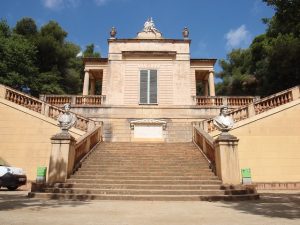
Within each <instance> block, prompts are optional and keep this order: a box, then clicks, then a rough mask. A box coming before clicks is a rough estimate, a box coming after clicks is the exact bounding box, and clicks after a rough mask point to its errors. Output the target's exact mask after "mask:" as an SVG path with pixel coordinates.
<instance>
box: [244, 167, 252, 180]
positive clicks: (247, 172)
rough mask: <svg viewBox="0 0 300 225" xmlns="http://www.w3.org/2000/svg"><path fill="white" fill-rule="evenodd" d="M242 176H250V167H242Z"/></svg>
mask: <svg viewBox="0 0 300 225" xmlns="http://www.w3.org/2000/svg"><path fill="white" fill-rule="evenodd" d="M242 178H251V170H250V168H245V169H242Z"/></svg>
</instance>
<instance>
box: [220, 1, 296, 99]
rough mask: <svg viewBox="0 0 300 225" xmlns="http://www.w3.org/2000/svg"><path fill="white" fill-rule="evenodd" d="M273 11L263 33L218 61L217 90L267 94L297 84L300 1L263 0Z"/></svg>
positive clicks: (243, 93) (233, 92) (228, 92)
mask: <svg viewBox="0 0 300 225" xmlns="http://www.w3.org/2000/svg"><path fill="white" fill-rule="evenodd" d="M263 1H264V2H266V3H267V4H268V5H269V6H271V7H274V9H275V14H274V16H273V17H272V18H270V19H263V21H264V22H265V23H266V24H267V30H266V33H265V34H262V35H259V36H257V37H255V38H254V40H253V41H252V43H251V45H250V47H249V48H247V49H243V50H241V49H233V50H232V52H230V53H229V54H228V56H227V59H226V60H221V61H220V66H221V68H222V71H221V72H220V73H219V74H218V76H219V77H220V78H221V79H222V80H223V82H222V83H220V84H218V85H217V93H218V94H226V95H236V94H239V95H263V96H265V95H269V94H272V93H275V92H278V91H281V90H284V89H287V88H290V87H292V86H295V85H299V84H300V64H299V59H300V1H298V0H263Z"/></svg>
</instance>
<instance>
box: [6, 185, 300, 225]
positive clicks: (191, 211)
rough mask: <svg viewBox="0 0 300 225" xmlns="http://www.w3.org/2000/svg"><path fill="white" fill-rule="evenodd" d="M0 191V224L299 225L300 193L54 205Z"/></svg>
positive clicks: (53, 203)
mask: <svg viewBox="0 0 300 225" xmlns="http://www.w3.org/2000/svg"><path fill="white" fill-rule="evenodd" d="M26 195H27V192H26V191H14V192H9V191H6V190H5V189H0V225H27V224H30V225H31V224H35V225H39V224H43V225H53V224H55V225H62V224H64V225H77V224H80V225H162V224H168V225H169V224H170V225H179V224H180V225H190V224H197V225H198V224H203V225H206V224H211V225H237V224H239V225H240V224H243V225H244V224H245V225H254V224H255V225H268V224H270V225H286V224H295V225H296V224H297V225H299V224H300V191H298V192H285V193H282V192H281V193H263V194H261V199H260V200H257V201H248V202H161V201H160V202H151V201H56V200H50V201H49V200H48V201H45V200H38V199H28V198H27V197H26Z"/></svg>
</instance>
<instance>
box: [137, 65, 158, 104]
mask: <svg viewBox="0 0 300 225" xmlns="http://www.w3.org/2000/svg"><path fill="white" fill-rule="evenodd" d="M140 103H141V104H155V103H157V71H156V70H141V71H140Z"/></svg>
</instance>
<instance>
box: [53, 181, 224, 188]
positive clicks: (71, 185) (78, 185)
mask: <svg viewBox="0 0 300 225" xmlns="http://www.w3.org/2000/svg"><path fill="white" fill-rule="evenodd" d="M54 187H55V188H85V189H159V190H220V189H221V186H220V185H219V184H211V185H209V184H208V185H207V184H203V185H192V184H190V185H178V184H176V185H172V184H171V185H170V184H168V185H156V184H152V185H151V184H113V183H111V184H89V183H58V184H55V185H54Z"/></svg>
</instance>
